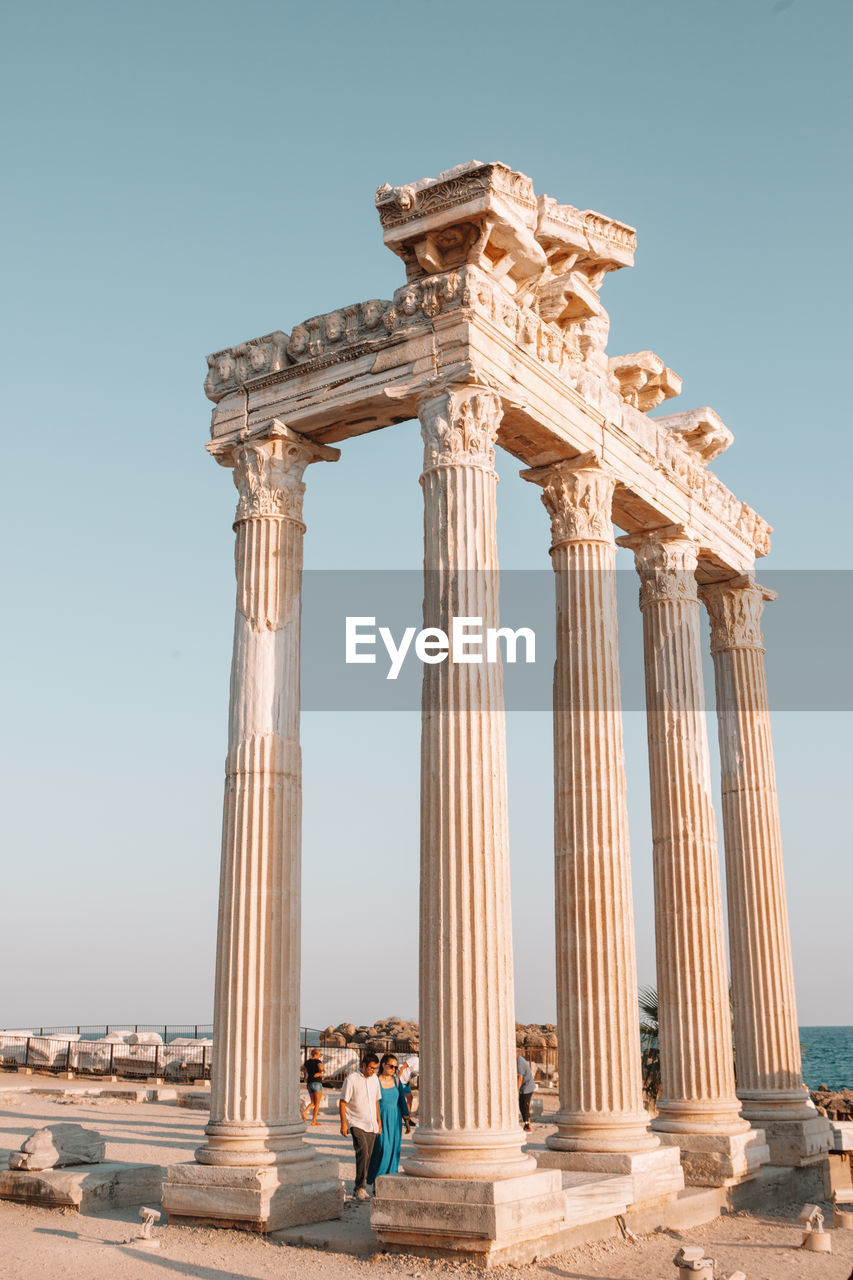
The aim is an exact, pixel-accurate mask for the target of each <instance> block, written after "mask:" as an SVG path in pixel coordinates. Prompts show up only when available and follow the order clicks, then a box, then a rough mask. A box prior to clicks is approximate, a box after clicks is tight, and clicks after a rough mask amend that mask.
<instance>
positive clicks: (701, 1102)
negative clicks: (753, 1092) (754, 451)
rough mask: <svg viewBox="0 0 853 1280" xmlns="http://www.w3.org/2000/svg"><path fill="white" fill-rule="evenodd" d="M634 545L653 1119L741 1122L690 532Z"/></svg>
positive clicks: (736, 1127)
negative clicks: (652, 1002)
mask: <svg viewBox="0 0 853 1280" xmlns="http://www.w3.org/2000/svg"><path fill="white" fill-rule="evenodd" d="M619 541H620V544H621V545H624V546H630V547H632V548H633V550H634V554H635V558H636V563H637V570H638V572H639V574H640V580H641V588H640V608H641V609H642V613H643V642H644V650H645V666H646V712H647V721H648V746H649V774H650V781H651V811H652V837H653V843H654V884H655V932H656V956H657V980H658V1006H659V1023H660V1037H659V1038H660V1058H661V1084H662V1092H661V1097H660V1099H659V1101H658V1115H657V1117H656V1118H655V1119H654V1120H653V1121H652V1127H653V1128H655V1129H659V1130H661V1131H663V1132H669V1133H688V1134H689V1133H717V1134H736V1133H740V1132H742V1131H743V1130H745V1129H747V1128H748V1125H747V1124H746V1122H745V1121H744V1120H742V1119H741V1118H740V1116H739V1114H738V1111H739V1104H738V1100H737V1098H736V1096H735V1084H734V1068H733V1061H732V1035H731V1018H730V1012H729V993H728V984H727V981H726V959H725V946H724V937H723V910H722V891H721V885H720V868H719V858H718V852H717V831H716V820H715V816H714V808H713V803H712V799H711V770H710V760H709V755H708V734H707V724H706V718H705V710H704V691H703V681H702V661H701V650H700V642H699V598H698V594H697V589H696V579H695V570H696V566H697V562H698V560H697V550H696V545H695V543H694V541H693V540H692V539H691V538H690V537H689V536H688V535H687V534H686V533H685V531H684V530H682V529H681V528H680V527H678V526H676V527H672V528H668V529H662V530H651V531H649V532H648V533H645V534H634V535H631V536H629V537H627V538H621V539H620V540H619Z"/></svg>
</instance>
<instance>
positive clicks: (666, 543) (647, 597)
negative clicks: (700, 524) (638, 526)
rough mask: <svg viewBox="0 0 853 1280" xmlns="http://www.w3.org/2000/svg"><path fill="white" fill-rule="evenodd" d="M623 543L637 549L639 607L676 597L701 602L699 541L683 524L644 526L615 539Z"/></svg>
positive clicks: (686, 600)
mask: <svg viewBox="0 0 853 1280" xmlns="http://www.w3.org/2000/svg"><path fill="white" fill-rule="evenodd" d="M616 542H617V545H618V546H620V547H628V548H630V549H631V550H632V551H633V552H634V562H635V564H636V567H637V573H638V574H639V575H640V608H641V609H647V608H648V607H649V606H650V605H653V604H662V603H664V602H665V601H669V600H677V601H683V602H685V603H688V602H694V603H698V600H699V597H698V593H697V587H696V576H695V575H696V566H697V565H698V563H699V545H698V542H697V540H696V538H695V537H694V535H693V534H692V533H690V532H689V530H687V529H685V527H684V525H680V524H673V525H667V526H666V527H665V528H662V529H644V530H643V531H642V533H629V534H625V535H624V536H623V537H621V538H617V539H616Z"/></svg>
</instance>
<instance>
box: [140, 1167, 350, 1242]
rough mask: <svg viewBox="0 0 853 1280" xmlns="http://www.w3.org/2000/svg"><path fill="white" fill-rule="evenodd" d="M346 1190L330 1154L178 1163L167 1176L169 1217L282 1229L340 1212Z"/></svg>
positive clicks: (246, 1227) (215, 1224)
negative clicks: (282, 1160) (284, 1160)
mask: <svg viewBox="0 0 853 1280" xmlns="http://www.w3.org/2000/svg"><path fill="white" fill-rule="evenodd" d="M343 1204H344V1191H343V1186H342V1184H341V1181H340V1179H339V1178H338V1162H337V1161H336V1160H329V1159H326V1158H325V1157H321V1156H317V1157H316V1158H315V1159H313V1160H312V1159H309V1160H301V1161H299V1162H298V1163H296V1164H293V1165H288V1164H277V1165H263V1166H260V1167H256V1168H251V1167H248V1166H241V1167H238V1168H234V1167H228V1166H226V1165H208V1164H196V1163H195V1162H192V1163H188V1164H173V1165H170V1166H169V1167H168V1168H167V1169H166V1177H165V1180H164V1182H163V1208H164V1209H165V1211H166V1212H167V1213H168V1215H169V1222H170V1223H178V1224H181V1223H183V1224H184V1225H186V1226H195V1227H197V1226H205V1227H230V1228H237V1229H239V1230H243V1231H258V1232H267V1231H278V1230H279V1228H281V1227H295V1226H299V1225H301V1224H302V1223H306V1222H324V1221H325V1220H326V1219H328V1218H340V1217H341V1215H342V1213H343Z"/></svg>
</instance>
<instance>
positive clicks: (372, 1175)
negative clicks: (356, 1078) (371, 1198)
mask: <svg viewBox="0 0 853 1280" xmlns="http://www.w3.org/2000/svg"><path fill="white" fill-rule="evenodd" d="M396 1072H397V1055H396V1054H395V1053H386V1054H383V1056H382V1059H381V1061H380V1063H379V1075H378V1077H377V1078H378V1080H379V1117H380V1119H381V1121H382V1132H381V1133H378V1134H377V1135H376V1141H375V1142H374V1144H373V1155H372V1156H371V1157H370V1166H369V1168H368V1170H367V1182H368V1185H369V1186H371V1187H372V1186H373V1184H374V1182H375V1181H376V1179H377V1178H381V1177H382V1175H383V1173H396V1172H397V1169H398V1167H399V1164H400V1147H401V1145H402V1142H403V1116H408V1114H409V1108H408V1105H407V1103H406V1095H405V1094H404V1093H403V1090H402V1089H401V1087H400V1082H399V1080H398V1079H397V1075H396Z"/></svg>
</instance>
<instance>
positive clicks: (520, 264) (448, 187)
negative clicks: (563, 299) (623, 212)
mask: <svg viewBox="0 0 853 1280" xmlns="http://www.w3.org/2000/svg"><path fill="white" fill-rule="evenodd" d="M376 206H377V208H378V210H379V219H380V222H381V223H382V231H383V240H384V242H385V244H386V245H387V246H388V248H389V249H391V250H392V251H393V252H394V253H396V254H398V255H399V257H401V258H402V259H403V261H404V263H405V264H406V276H407V279H409V280H416V279H419V278H420V277H421V276H424V275H435V274H436V273H439V272H443V271H448V270H452V269H454V268H458V267H462V266H465V265H473V266H478V267H480V268H481V269H482V270H484V271H488V272H490V273H491V274H493V275H494V276H495V277H496V278H497V279H501V280H503V281H504V283H505V285H506V288H507V289H508V290H509V292H510V293H519V294H523V293H524V292H525V290H526V289H528V288H529V287H530V285H531V284H532V282H534V281H535V280H536V279H538V277H539V276H540V275H541V274H542V272H543V271H544V269H545V266H546V261H545V254H544V252H543V251H542V249H541V248H540V246H539V245H538V244H537V242H536V239H535V236H534V232H535V230H536V223H537V218H538V212H537V202H536V193H535V192H534V190H533V184H532V182H531V181H530V179H529V178H528V177H527V176H526V175H525V174H523V173H515V172H513V170H512V169H510V168H508V167H507V166H506V165H504V164H482V163H481V162H480V161H479V160H471V161H469V162H468V163H467V164H462V165H457V167H456V168H455V169H448V170H446V171H445V172H444V173H440V174H439V175H438V177H437V178H423V179H421V180H420V181H419V182H412V183H409V184H408V185H406V186H402V187H391V186H389V185H388V184H387V183H386V184H385V186H383V187H380V188H379V190H378V191H377V193H376Z"/></svg>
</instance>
